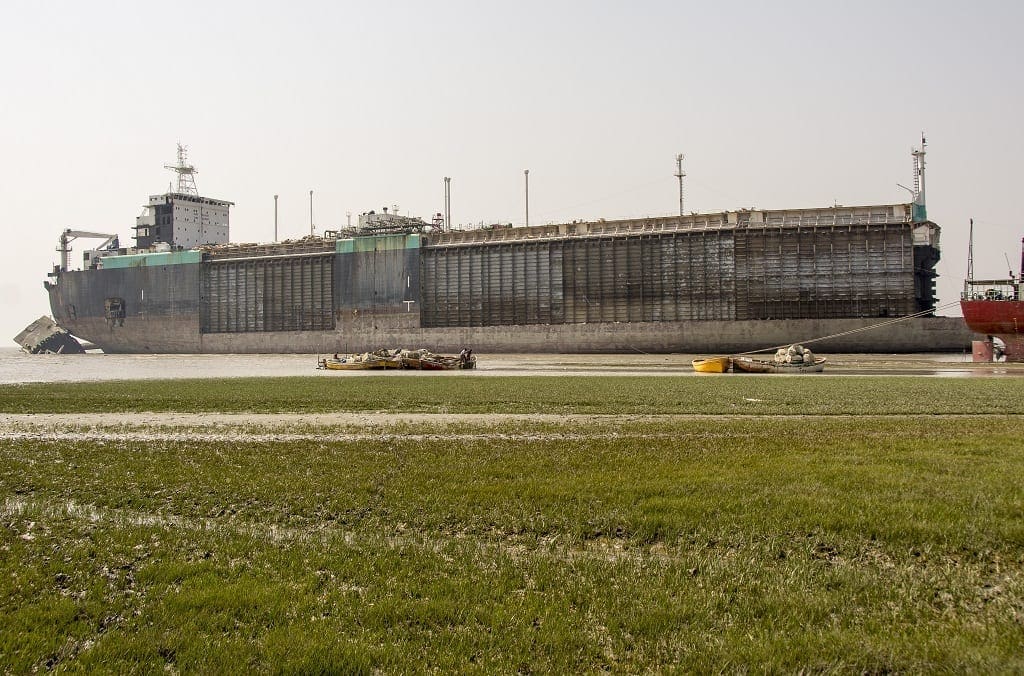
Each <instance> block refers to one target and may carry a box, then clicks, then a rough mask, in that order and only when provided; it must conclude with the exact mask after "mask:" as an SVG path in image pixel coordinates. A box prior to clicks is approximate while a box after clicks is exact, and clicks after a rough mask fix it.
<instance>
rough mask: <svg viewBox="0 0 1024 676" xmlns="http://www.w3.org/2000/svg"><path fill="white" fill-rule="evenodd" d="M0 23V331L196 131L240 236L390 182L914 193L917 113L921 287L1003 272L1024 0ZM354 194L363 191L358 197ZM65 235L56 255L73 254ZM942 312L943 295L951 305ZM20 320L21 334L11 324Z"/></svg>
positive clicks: (949, 285)
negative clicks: (938, 256)
mask: <svg viewBox="0 0 1024 676" xmlns="http://www.w3.org/2000/svg"><path fill="white" fill-rule="evenodd" d="M2 17H3V20H2V23H0V64H2V65H0V205H2V209H3V212H2V216H0V219H2V223H3V232H4V235H5V238H6V246H4V247H3V254H2V255H3V260H2V265H3V268H2V273H0V274H2V276H0V291H2V293H3V298H4V299H5V300H6V301H7V303H6V305H7V307H8V310H7V311H6V312H5V313H3V315H2V317H0V344H3V341H4V340H8V339H10V338H13V336H14V335H15V334H16V333H17V332H18V331H20V330H21V329H22V328H24V327H25V326H26V325H27V324H28V323H29V322H31V321H32V320H34V319H36V318H37V317H38V316H40V315H42V314H49V304H48V302H47V297H46V293H45V291H44V289H43V284H42V283H43V280H44V279H46V273H47V272H48V271H49V270H50V269H51V268H52V266H53V265H54V264H56V263H57V253H56V252H55V248H56V246H57V238H58V235H59V234H60V232H61V230H62V229H64V228H66V227H74V228H78V229H85V230H93V231H100V232H112V233H115V232H116V233H119V234H120V235H121V241H122V243H123V244H124V245H127V244H130V243H131V239H130V236H131V234H132V231H131V226H132V225H134V222H135V220H134V219H135V217H136V216H137V215H138V214H139V213H140V211H141V205H142V204H143V203H144V202H145V201H146V199H147V197H148V196H149V195H151V194H157V193H161V192H164V191H165V190H166V189H167V186H168V183H169V182H170V181H171V180H173V178H174V176H173V174H172V173H171V172H169V171H167V170H165V169H163V165H164V164H167V163H172V162H173V161H174V159H175V144H176V143H177V142H178V141H179V140H180V141H181V142H183V143H185V144H186V145H188V146H189V158H190V160H191V161H192V162H193V163H194V164H195V165H196V167H197V169H198V170H199V174H198V176H197V183H198V186H199V190H200V192H201V193H202V194H203V195H206V196H208V197H214V198H220V199H226V200H230V201H233V202H235V204H236V206H235V207H234V209H233V210H232V214H231V238H232V241H235V242H242V241H269V240H271V239H272V238H273V227H274V226H273V223H274V222H273V213H274V211H273V204H274V200H273V195H274V194H275V193H277V194H279V195H280V210H279V214H280V216H279V219H280V220H279V222H280V234H281V238H285V237H289V236H301V235H302V234H304V233H307V232H308V231H309V191H310V190H313V191H314V196H313V202H314V221H315V223H316V225H317V228H318V230H322V229H330V228H336V227H339V226H343V225H344V224H345V219H346V216H345V214H346V212H352V214H353V215H355V214H358V213H360V212H363V211H368V210H370V209H380V208H381V207H382V206H385V205H392V204H397V205H399V208H400V210H401V212H402V213H403V214H404V213H409V214H412V215H417V216H421V217H423V218H424V219H427V220H429V218H430V216H431V214H433V213H435V212H437V211H441V210H442V209H443V193H444V190H443V182H442V177H444V176H451V177H452V215H453V220H454V222H455V223H456V224H458V223H463V224H469V223H480V222H486V223H493V222H505V223H507V222H513V223H521V222H522V221H523V217H524V214H523V170H524V169H527V168H528V169H529V170H530V221H531V223H534V224H539V223H545V222H562V221H571V220H574V219H595V218H601V217H603V218H609V219H610V218H621V217H631V216H644V215H667V214H671V213H673V212H675V211H677V210H678V193H677V183H676V179H675V178H674V176H673V173H674V171H675V155H676V154H677V153H680V152H682V153H685V154H686V162H685V170H686V172H687V174H688V178H687V184H686V208H687V211H690V210H693V211H720V210H723V209H737V208H743V207H760V208H800V207H823V206H830V205H832V204H834V203H836V202H838V203H839V204H845V205H854V204H885V203H893V202H905V201H908V195H907V193H906V192H905V191H904V190H902V189H900V188H898V187H897V183H902V184H904V185H910V182H911V181H912V176H911V166H912V164H911V158H910V149H911V146H912V145H916V144H918V143H919V142H920V134H921V132H922V131H924V132H925V133H926V135H927V138H928V144H929V145H928V157H927V161H928V173H927V197H928V212H929V216H930V217H931V219H932V220H934V221H935V222H936V223H938V224H939V225H940V226H942V254H943V259H942V261H941V262H940V263H939V267H938V270H939V273H940V275H941V278H940V283H939V295H940V299H941V301H942V302H949V301H954V300H956V299H957V297H958V294H959V291H960V288H961V285H962V279H963V276H964V274H965V271H966V264H967V253H966V252H967V229H968V219H969V218H971V217H973V218H974V220H975V230H976V232H975V251H976V256H975V269H976V272H977V273H978V275H979V276H980V275H983V274H990V275H992V276H996V275H1005V274H1006V272H1007V270H1006V263H1005V261H1004V255H1006V256H1008V257H1009V260H1010V263H1011V264H1012V267H1013V269H1014V271H1015V272H1017V271H1018V267H1019V265H1020V239H1021V236H1022V235H1024V227H1022V225H1021V223H1020V221H1019V216H1018V215H1017V214H1016V207H1017V206H1018V205H1017V199H1018V195H1019V194H1020V191H1019V189H1017V188H1016V187H1015V186H1016V185H1017V183H1018V181H1019V180H1020V178H1021V169H1020V164H1021V157H1022V156H1024V132H1022V123H1021V118H1022V113H1024V100H1022V99H1024V94H1022V80H1024V78H1022V76H1021V71H1020V69H1021V64H1024V47H1022V44H1024V42H1022V39H1021V34H1020V31H1021V26H1022V25H1024V4H1022V3H1017V2H991V1H989V2H986V1H980V2H979V1H975V2H970V3H968V2H899V1H898V0H888V1H878V2H876V1H870V0H868V1H865V0H861V1H858V2H842V3H840V2H821V1H820V0H818V1H814V2H787V1H785V0H780V1H778V2H740V1H735V2H721V3H695V2H682V1H680V0H672V1H651V2H643V1H636V2H631V3H625V2H621V3H612V2H559V1H557V0H556V1H547V2H533V1H529V0H528V1H520V2H502V3H494V2H486V1H481V0H477V1H474V2H461V1H460V2H444V1H442V2H434V3H427V2H378V3H367V2H359V3H355V2H341V1H339V2H295V1H293V2H288V3H282V2H252V1H248V2H162V3H147V2H118V3H114V2H104V1H102V0H99V1H94V2H89V3H82V2H56V1H49V2H12V3H7V4H6V5H5V7H4V11H3V14H2ZM353 218H354V216H353ZM90 245H95V242H92V243H90V242H87V241H82V240H80V241H79V242H76V243H75V246H74V251H73V253H72V260H73V261H75V263H76V265H77V264H78V263H79V262H80V261H81V251H82V249H83V247H87V246H90ZM947 313H949V314H953V313H958V312H956V311H955V310H954V311H948V312H947ZM11 344H12V345H13V343H11Z"/></svg>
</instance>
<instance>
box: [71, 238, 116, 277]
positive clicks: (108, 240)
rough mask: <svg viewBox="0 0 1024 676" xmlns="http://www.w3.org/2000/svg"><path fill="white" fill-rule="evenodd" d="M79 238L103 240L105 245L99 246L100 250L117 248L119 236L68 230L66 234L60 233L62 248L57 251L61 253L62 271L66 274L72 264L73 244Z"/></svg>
mask: <svg viewBox="0 0 1024 676" xmlns="http://www.w3.org/2000/svg"><path fill="white" fill-rule="evenodd" d="M79 237H91V238H94V239H102V240H103V243H102V244H100V245H99V247H97V248H99V249H103V248H106V247H109V246H110V245H112V244H113V246H115V247H116V246H117V244H116V242H117V235H111V234H108V233H105V232H88V231H86V230H74V229H72V228H67V229H66V230H65V231H64V232H62V233H60V246H58V247H57V251H59V252H60V270H61V272H65V271H67V269H68V266H69V265H70V264H71V260H70V259H71V242H72V241H73V240H76V239H78V238H79Z"/></svg>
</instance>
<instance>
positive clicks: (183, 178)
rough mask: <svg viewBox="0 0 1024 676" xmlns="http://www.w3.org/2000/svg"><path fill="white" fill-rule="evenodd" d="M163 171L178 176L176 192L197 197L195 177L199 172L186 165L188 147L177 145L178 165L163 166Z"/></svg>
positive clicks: (197, 190)
mask: <svg viewBox="0 0 1024 676" xmlns="http://www.w3.org/2000/svg"><path fill="white" fill-rule="evenodd" d="M164 169H170V170H171V171H173V172H175V173H176V174H178V192H179V193H182V194H185V195H199V189H198V188H196V178H195V175H196V174H198V173H199V172H198V171H196V168H195V167H194V166H192V165H191V164H189V163H188V146H183V145H181V143H179V144H178V163H177V164H165V165H164Z"/></svg>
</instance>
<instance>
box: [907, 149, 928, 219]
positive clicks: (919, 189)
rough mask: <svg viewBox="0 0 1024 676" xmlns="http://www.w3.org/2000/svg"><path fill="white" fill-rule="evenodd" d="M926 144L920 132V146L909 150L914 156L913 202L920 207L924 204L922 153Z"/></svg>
mask: <svg viewBox="0 0 1024 676" xmlns="http://www.w3.org/2000/svg"><path fill="white" fill-rule="evenodd" d="M926 145H927V142H926V141H925V138H924V133H923V132H922V133H921V148H920V149H917V148H914V149H912V150H911V151H910V154H911V156H912V157H913V158H914V204H916V205H918V206H920V207H923V206H925V204H926V202H925V199H924V155H925V146H926Z"/></svg>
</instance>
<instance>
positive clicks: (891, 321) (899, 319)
mask: <svg viewBox="0 0 1024 676" xmlns="http://www.w3.org/2000/svg"><path fill="white" fill-rule="evenodd" d="M959 304H960V301H953V302H952V303H946V304H945V305H940V306H938V307H933V308H929V309H927V310H922V311H920V312H915V313H914V314H912V315H904V316H903V317H896V318H895V319H889V320H886V321H884V322H880V323H878V324H872V325H871V326H862V327H860V328H859V329H850V330H849V331H840V332H839V333H833V334H832V335H830V336H821V337H820V338H811V339H810V340H798V341H796V342H795V343H786V344H785V345H776V346H775V347H765V348H762V349H760V350H751V351H749V352H737V353H735V354H736V356H743V355H746V354H759V353H761V352H774V351H775V350H779V349H781V348H784V347H789V346H790V345H808V344H810V343H819V342H821V341H823V340H829V339H831V338H841V337H842V336H849V335H850V334H853V333H860V332H861V331H871V330H872V329H880V328H882V327H883V326H889V325H891V324H897V323H899V322H902V321H905V320H907V319H914V318H915V317H923V316H924V315H927V314H931V313H932V312H935V311H936V310H945V309H946V308H949V307H953V306H954V305H959Z"/></svg>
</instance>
